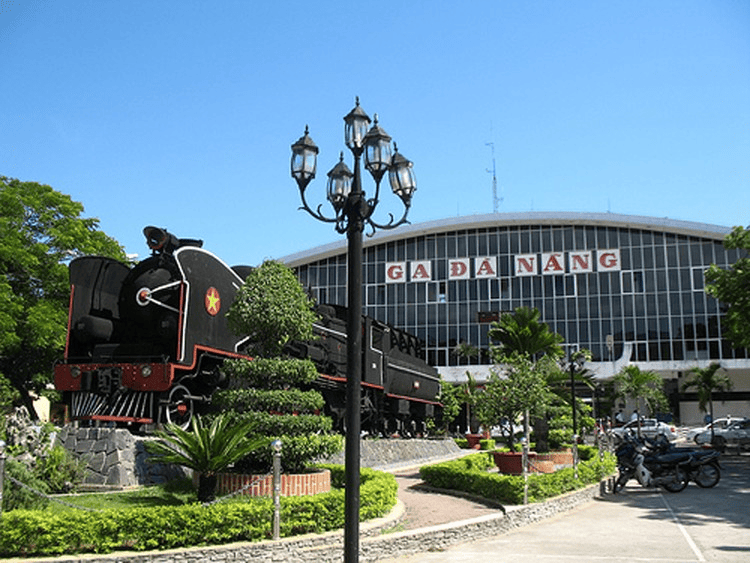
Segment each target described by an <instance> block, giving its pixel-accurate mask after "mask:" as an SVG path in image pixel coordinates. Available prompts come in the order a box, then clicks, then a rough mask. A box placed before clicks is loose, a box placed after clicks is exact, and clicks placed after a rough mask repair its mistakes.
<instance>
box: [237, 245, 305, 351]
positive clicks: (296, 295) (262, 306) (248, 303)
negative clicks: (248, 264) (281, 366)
mask: <svg viewBox="0 0 750 563" xmlns="http://www.w3.org/2000/svg"><path fill="white" fill-rule="evenodd" d="M313 306H314V303H313V301H312V300H311V299H310V298H309V297H308V296H307V294H305V292H304V290H303V288H302V286H301V285H300V283H299V281H297V278H296V277H295V276H294V272H292V270H291V269H289V268H288V267H287V266H285V265H284V264H282V263H281V262H275V261H273V260H267V261H266V262H264V263H263V264H262V265H260V266H259V267H258V268H255V269H254V270H253V271H252V272H251V273H250V275H249V276H248V277H247V279H246V280H245V283H244V284H243V286H242V287H241V288H240V290H239V291H238V292H237V296H236V298H235V300H234V303H232V306H231V307H230V309H229V312H228V313H227V319H228V321H229V325H230V326H231V327H232V330H234V332H235V333H237V334H240V335H247V336H249V337H250V342H251V348H250V352H251V354H254V355H258V356H261V357H264V358H271V357H275V356H280V355H281V354H282V351H283V349H284V346H285V345H286V344H287V343H288V342H289V341H290V340H310V339H312V338H313V330H312V325H313V323H314V322H315V321H317V320H318V315H317V314H316V313H315V311H314V310H313Z"/></svg>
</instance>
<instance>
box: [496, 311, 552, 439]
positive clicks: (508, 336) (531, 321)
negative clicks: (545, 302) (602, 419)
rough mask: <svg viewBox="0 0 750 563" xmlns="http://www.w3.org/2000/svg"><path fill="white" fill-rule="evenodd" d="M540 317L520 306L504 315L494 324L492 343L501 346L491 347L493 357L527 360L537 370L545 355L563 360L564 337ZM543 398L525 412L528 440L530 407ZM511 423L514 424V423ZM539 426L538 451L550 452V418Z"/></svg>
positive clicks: (536, 425) (543, 419)
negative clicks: (552, 329)
mask: <svg viewBox="0 0 750 563" xmlns="http://www.w3.org/2000/svg"><path fill="white" fill-rule="evenodd" d="M539 316H540V312H539V309H535V308H534V309H532V308H529V307H517V308H516V310H515V311H514V312H513V314H505V315H502V316H501V317H500V320H499V321H498V322H495V323H493V324H492V328H491V329H490V330H489V332H488V335H489V337H490V340H492V341H494V342H498V343H499V344H498V345H497V346H494V347H491V348H490V351H491V353H492V355H493V358H494V359H495V360H496V361H498V362H500V363H503V362H507V361H509V360H510V359H511V358H514V357H516V358H525V359H526V360H528V361H530V362H531V364H532V367H533V364H535V363H536V361H537V360H538V359H539V358H540V357H541V356H548V357H550V358H552V359H554V358H559V357H561V356H562V355H563V349H562V347H561V346H560V344H561V343H562V341H563V340H564V339H563V337H562V336H561V335H559V334H557V333H556V332H552V331H551V330H550V329H549V326H547V324H546V323H543V322H541V321H540V320H539ZM545 371H548V370H545ZM539 399H540V397H529V398H528V405H527V408H526V409H525V411H524V434H525V435H526V439H527V441H528V438H529V420H528V418H529V417H528V414H529V407H530V406H531V405H532V403H535V402H538V401H539ZM510 423H511V425H512V424H513V421H510ZM535 427H537V428H538V432H537V434H538V436H537V449H538V450H540V451H546V450H547V449H548V448H547V446H546V444H547V433H548V432H549V428H548V425H547V420H546V418H543V417H539V418H538V419H537V420H536V423H535Z"/></svg>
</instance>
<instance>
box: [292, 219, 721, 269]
mask: <svg viewBox="0 0 750 563" xmlns="http://www.w3.org/2000/svg"><path fill="white" fill-rule="evenodd" d="M510 225H555V226H560V225H587V226H602V227H621V228H631V229H641V230H652V231H666V232H670V233H675V234H680V235H687V236H694V237H701V238H708V239H714V240H719V241H721V240H724V237H725V236H726V235H727V234H729V233H730V232H731V230H732V229H731V228H729V227H722V226H719V225H711V224H708V223H696V222H692V221H678V220H676V219H669V218H667V217H647V216H642V215H618V214H616V213H575V212H556V211H532V212H527V213H487V214H483V215H467V216H464V217H450V218H448V219H439V220H437V221H426V222H424V223H417V224H414V225H407V226H405V227H399V228H398V229H394V230H392V231H378V232H377V233H376V234H375V235H374V236H372V237H366V238H365V240H364V241H363V246H364V247H365V248H366V247H369V246H375V245H378V244H382V243H384V242H389V241H392V240H401V239H404V238H411V237H417V236H424V235H429V234H435V233H445V232H451V231H463V230H469V229H485V228H493V227H498V226H510ZM344 252H346V238H342V239H341V240H339V241H336V242H333V243H330V244H324V245H322V246H317V247H314V248H311V249H308V250H304V251H302V252H297V253H295V254H290V255H288V256H284V257H283V258H280V259H279V260H280V261H281V262H283V263H285V264H286V265H288V266H290V267H295V266H299V265H302V264H307V263H309V262H316V261H318V260H323V259H325V258H329V257H331V256H336V255H339V254H342V253H344Z"/></svg>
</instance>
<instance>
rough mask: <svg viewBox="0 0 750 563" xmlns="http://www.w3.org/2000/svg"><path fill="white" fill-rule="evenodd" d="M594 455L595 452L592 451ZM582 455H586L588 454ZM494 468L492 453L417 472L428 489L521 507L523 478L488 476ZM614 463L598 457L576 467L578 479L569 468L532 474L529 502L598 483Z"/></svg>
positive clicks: (424, 468) (492, 474)
mask: <svg viewBox="0 0 750 563" xmlns="http://www.w3.org/2000/svg"><path fill="white" fill-rule="evenodd" d="M592 449H593V450H594V451H596V449H595V448H592ZM585 455H589V452H587V453H586V454H585ZM494 466H495V464H494V461H493V459H492V454H491V453H485V452H482V453H477V454H474V455H469V456H466V457H463V458H460V459H456V460H452V461H447V462H444V463H438V464H435V465H427V466H424V467H422V468H420V470H419V473H420V475H421V477H422V479H423V480H424V481H425V482H426V483H428V484H429V485H431V486H433V487H437V488H441V489H453V490H457V491H463V492H466V493H472V494H475V495H480V496H482V497H485V498H488V499H490V500H494V501H496V502H500V503H504V504H521V503H523V490H524V479H523V476H522V475H503V474H500V473H496V472H491V471H490V469H492V468H494ZM615 466H616V459H615V457H614V456H613V455H611V454H606V455H605V457H604V460H601V461H600V460H599V457H598V455H596V456H593V457H592V458H590V459H589V460H588V461H583V462H581V463H579V464H578V479H576V478H575V473H574V469H573V468H572V467H568V468H565V469H561V470H560V471H556V472H555V473H534V474H531V475H529V477H528V498H529V501H530V502H539V501H542V500H544V499H547V498H551V497H554V496H557V495H561V494H563V493H566V492H569V491H573V490H576V489H580V488H582V487H585V486H586V485H589V484H592V483H597V482H599V481H600V480H601V479H603V478H604V477H606V476H607V475H611V474H612V473H613V472H614V470H615Z"/></svg>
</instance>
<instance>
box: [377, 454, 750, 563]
mask: <svg viewBox="0 0 750 563" xmlns="http://www.w3.org/2000/svg"><path fill="white" fill-rule="evenodd" d="M722 467H723V471H722V478H721V482H720V483H719V484H718V485H717V486H716V487H715V488H713V489H701V488H699V487H697V486H696V485H695V484H690V486H688V488H687V489H685V490H684V491H683V492H681V493H677V494H670V493H666V492H664V493H662V492H660V491H659V490H647V489H643V488H642V487H640V485H638V484H637V483H635V482H632V481H631V483H630V484H629V485H628V486H627V487H626V488H625V490H624V492H623V493H622V494H618V495H607V496H606V497H604V498H603V499H602V500H596V501H592V502H590V503H587V504H585V505H583V506H581V507H579V508H576V509H574V510H571V511H569V512H567V513H564V514H561V515H558V516H554V517H552V518H549V519H548V520H545V521H542V522H538V523H535V524H531V525H528V526H525V527H522V528H517V529H515V530H513V531H511V532H508V533H506V534H503V535H500V536H496V537H493V538H489V539H485V540H479V541H474V542H467V543H463V544H459V545H456V546H453V547H450V548H448V549H446V550H444V551H441V552H430V553H421V554H417V555H412V556H406V557H400V558H394V559H384V560H382V563H438V562H451V563H461V562H464V561H466V562H468V561H472V562H475V561H477V560H479V559H486V558H487V556H488V555H491V557H492V560H493V561H497V562H501V563H521V562H523V563H529V562H530V561H535V562H536V561H541V562H543V563H558V562H559V563H563V562H564V563H570V562H572V561H575V562H580V561H593V562H603V563H625V562H634V561H638V562H647V563H649V562H654V563H678V562H679V563H692V562H701V561H717V562H723V563H734V562H737V563H740V562H746V561H750V510H749V508H750V456H747V455H745V456H737V455H734V456H724V458H723V460H722ZM422 494H425V495H426V494H427V493H422ZM402 500H404V503H405V504H407V503H408V497H404V498H403V499H402ZM420 502H422V500H420ZM434 505H435V507H440V506H441V502H440V498H435V503H434ZM408 510H409V506H408V504H407V514H408ZM446 510H450V509H449V508H448V507H447V505H446Z"/></svg>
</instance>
